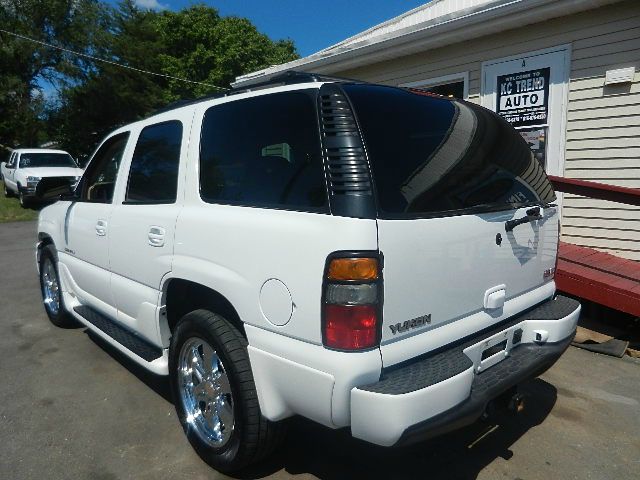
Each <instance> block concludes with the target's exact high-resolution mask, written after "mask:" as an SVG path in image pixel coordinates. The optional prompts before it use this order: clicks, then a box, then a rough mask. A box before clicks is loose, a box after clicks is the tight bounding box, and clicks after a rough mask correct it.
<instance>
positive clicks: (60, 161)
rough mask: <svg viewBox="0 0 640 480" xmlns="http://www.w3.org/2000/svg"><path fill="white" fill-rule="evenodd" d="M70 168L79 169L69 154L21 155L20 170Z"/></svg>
mask: <svg viewBox="0 0 640 480" xmlns="http://www.w3.org/2000/svg"><path fill="white" fill-rule="evenodd" d="M39 167H69V168H77V167H78V166H77V165H76V162H74V161H73V158H71V155H69V154H68V153H23V154H22V155H20V168H39Z"/></svg>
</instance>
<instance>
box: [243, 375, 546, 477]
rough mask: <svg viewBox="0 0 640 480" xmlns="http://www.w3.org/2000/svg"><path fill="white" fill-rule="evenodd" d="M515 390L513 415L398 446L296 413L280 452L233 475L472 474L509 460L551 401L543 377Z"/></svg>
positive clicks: (433, 475) (400, 475)
mask: <svg viewBox="0 0 640 480" xmlns="http://www.w3.org/2000/svg"><path fill="white" fill-rule="evenodd" d="M520 391H521V392H522V393H524V394H525V396H526V399H527V408H526V409H525V411H524V412H523V413H521V414H519V415H517V416H516V415H506V416H504V417H502V418H499V419H498V422H499V423H485V422H477V423H476V424H474V425H471V426H469V427H467V428H464V429H462V430H459V431H458V432H454V433H452V434H449V435H446V436H442V437H439V438H435V439H432V440H429V441H426V442H423V443H419V444H417V445H412V446H410V447H405V448H398V449H392V448H381V447H377V446H375V445H371V444H368V443H365V442H362V441H359V440H356V439H354V438H352V437H351V436H350V433H349V431H348V429H342V430H339V431H334V430H330V429H328V428H325V427H322V426H320V425H317V424H315V423H313V422H311V421H308V420H305V419H302V418H295V419H292V421H291V425H290V430H289V434H288V436H287V439H286V440H285V443H284V445H283V446H282V448H281V449H280V451H279V452H278V453H277V454H276V455H274V457H273V458H272V459H271V460H268V461H267V462H266V463H263V464H262V465H260V466H258V467H256V468H254V469H252V470H248V471H245V472H244V473H243V475H240V476H237V478H242V479H257V478H262V477H265V476H267V475H269V474H271V473H274V472H276V471H279V470H282V469H284V470H285V471H286V472H288V473H290V474H292V475H297V474H301V473H310V474H312V475H315V476H316V477H318V478H320V479H322V480H337V479H345V478H350V479H351V478H353V479H356V478H365V479H367V480H371V479H377V478H381V479H383V478H384V479H390V478H393V479H417V478H429V479H430V480H436V479H441V478H442V479H474V478H476V477H477V476H478V473H479V472H480V471H481V470H482V469H483V468H484V467H486V466H487V465H488V464H490V463H491V462H493V461H494V460H495V459H496V458H498V457H502V458H504V459H505V460H509V459H510V458H511V457H512V456H513V452H512V451H511V450H510V447H511V445H513V444H514V443H515V442H516V441H517V440H518V439H519V438H520V437H521V436H523V435H524V434H525V433H526V432H527V431H528V430H529V429H530V428H532V427H535V426H536V425H539V424H540V423H542V422H543V421H544V419H545V418H546V417H547V415H549V412H550V411H551V409H552V408H553V405H554V404H555V403H556V398H557V391H556V389H555V387H554V386H553V385H551V384H549V383H547V382H545V381H544V380H541V379H535V380H531V381H529V382H526V383H524V384H522V386H521V387H520ZM372 421H375V419H372ZM495 427H497V428H495ZM483 435H484V438H482V437H483Z"/></svg>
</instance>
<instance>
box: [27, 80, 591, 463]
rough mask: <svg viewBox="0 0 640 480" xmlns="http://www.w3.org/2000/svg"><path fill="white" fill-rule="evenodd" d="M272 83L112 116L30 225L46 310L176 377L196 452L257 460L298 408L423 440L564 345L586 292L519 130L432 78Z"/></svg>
mask: <svg viewBox="0 0 640 480" xmlns="http://www.w3.org/2000/svg"><path fill="white" fill-rule="evenodd" d="M256 87H261V88H260V89H254V90H253V91H234V92H232V93H231V94H227V95H224V96H219V97H217V98H207V99H202V100H198V101H194V102H191V103H188V104H183V105H181V106H178V107H175V108H171V109H168V110H165V111H163V112H161V113H157V114H156V115H154V116H152V117H150V118H148V119H146V120H142V121H139V122H136V123H133V124H130V125H127V126H125V127H122V128H119V129H118V130H116V131H115V132H113V133H112V134H111V135H109V136H108V137H107V138H106V139H105V140H104V141H103V142H102V144H101V145H100V147H99V148H98V149H97V151H96V152H95V153H94V155H93V157H92V159H91V161H90V163H89V166H88V167H87V169H86V172H85V175H84V176H83V178H82V180H81V182H80V184H79V186H78V188H77V189H76V190H75V192H73V193H71V194H69V195H67V196H63V197H62V199H61V201H58V202H57V203H55V204H54V205H51V206H49V207H47V208H45V209H44V210H43V211H42V212H41V214H40V220H39V224H38V240H39V241H38V246H37V253H38V255H37V259H38V266H39V271H40V279H41V284H42V293H43V296H44V303H45V307H46V311H47V313H48V315H49V317H50V318H51V320H52V321H53V322H54V323H55V324H56V325H62V324H67V323H69V322H71V321H72V320H77V321H79V322H81V323H82V324H84V325H85V326H86V327H87V328H88V329H90V330H91V331H93V332H95V334H97V335H98V336H100V337H102V338H103V339H104V340H105V341H106V342H108V343H110V344H111V345H113V346H114V347H115V348H116V349H118V350H120V351H121V352H123V353H124V354H125V355H127V356H128V357H130V358H131V359H133V360H134V361H135V362H137V363H139V364H140V365H142V366H144V367H146V368H147V369H149V370H150V371H152V372H155V373H157V374H161V375H169V377H170V383H171V387H172V391H173V394H174V399H175V406H176V410H177V412H178V417H179V419H180V421H181V422H182V426H183V427H184V430H185V432H186V435H187V437H188V438H189V441H190V442H191V444H192V445H193V447H194V448H195V449H196V450H197V452H198V453H199V454H200V455H201V456H202V458H204V459H205V460H206V461H207V462H209V463H210V464H211V465H213V466H214V467H216V468H218V469H219V470H223V471H231V470H235V469H238V468H242V467H243V466H245V465H247V464H249V463H251V462H253V461H256V460H257V459H260V458H262V457H264V456H265V455H266V454H267V453H269V452H270V451H271V450H272V449H273V448H274V447H275V446H276V445H277V441H278V438H280V436H281V435H280V432H281V431H282V425H283V422H282V420H284V419H286V418H288V417H291V416H293V415H302V416H304V417H307V418H309V419H312V420H314V421H316V422H318V423H321V424H323V425H326V426H328V427H330V428H340V427H350V429H351V433H352V434H353V436H354V437H357V438H361V439H364V440H366V441H369V442H372V443H375V444H378V445H384V446H391V445H401V444H408V443H412V442H416V441H420V440H422V439H425V438H428V437H430V436H433V435H437V434H441V433H443V432H446V431H449V430H453V429H455V428H459V427H461V426H463V425H467V424H470V423H472V422H474V421H475V420H476V419H478V418H479V417H480V416H481V415H482V414H483V412H484V411H485V409H486V407H487V405H488V404H489V402H491V401H492V400H493V399H495V398H497V397H501V398H502V397H503V396H504V395H505V392H506V394H508V395H512V392H513V388H514V386H516V385H517V384H518V383H520V382H522V381H523V380H526V379H529V378H532V377H534V376H536V375H538V374H540V373H542V372H543V371H544V370H545V369H547V368H548V367H549V366H551V365H552V364H553V363H554V362H555V361H556V360H557V359H558V357H559V356H560V355H561V354H562V352H563V351H564V350H565V349H566V348H567V346H568V345H569V343H570V342H571V340H572V338H573V335H574V332H575V328H576V322H577V319H578V315H579V311H580V306H579V304H578V302H576V301H574V300H572V299H569V298H566V297H562V296H559V295H556V288H555V283H554V280H553V276H554V270H555V264H556V251H557V246H558V207H556V206H555V205H553V204H552V203H551V202H552V201H554V199H555V195H554V192H553V190H552V188H551V185H550V183H549V181H548V180H547V177H546V175H545V173H544V171H543V169H542V167H541V166H540V164H539V163H538V162H537V161H536V160H535V159H534V158H533V157H532V155H531V152H530V150H529V149H528V147H527V144H526V143H525V142H524V140H523V139H522V138H521V137H520V136H519V135H518V133H517V132H516V131H514V130H513V129H512V128H511V127H510V126H509V125H508V124H507V123H506V122H504V121H503V120H502V119H501V118H500V117H498V116H496V115H495V114H494V113H492V112H490V111H489V110H486V109H484V108H482V107H479V106H477V105H474V104H472V103H467V102H464V101H460V100H456V99H452V98H444V97H439V96H434V95H431V94H429V93H426V92H422V91H418V90H407V89H400V88H394V87H388V86H381V85H372V84H367V83H358V82H354V81H340V80H336V79H328V78H324V77H321V76H317V75H312V74H301V73H293V72H290V73H287V74H286V75H284V76H283V77H281V78H277V79H273V80H272V81H271V84H269V85H258V86H256ZM46 194H47V192H46V191H43V192H42V195H43V196H46Z"/></svg>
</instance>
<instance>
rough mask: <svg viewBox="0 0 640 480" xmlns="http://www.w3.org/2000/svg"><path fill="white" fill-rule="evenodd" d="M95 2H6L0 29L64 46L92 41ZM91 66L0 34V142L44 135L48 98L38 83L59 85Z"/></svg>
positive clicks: (0, 7)
mask: <svg viewBox="0 0 640 480" xmlns="http://www.w3.org/2000/svg"><path fill="white" fill-rule="evenodd" d="M98 11H99V3H98V2H97V1H96V0H44V1H43V0H2V1H1V2H0V26H1V28H3V29H5V30H9V31H11V32H15V33H17V34H21V35H25V36H29V37H31V38H35V39H37V40H39V41H42V42H46V43H55V44H57V45H60V46H62V47H64V48H68V49H73V50H78V51H86V50H87V49H88V48H89V47H90V45H91V44H92V43H93V40H94V39H93V36H94V35H93V32H92V29H91V25H92V23H93V21H94V19H95V18H96V16H97V15H98ZM86 67H87V65H86V62H84V61H83V60H82V58H80V57H78V56H75V55H69V54H68V53H65V52H64V51H61V50H55V49H51V48H47V47H45V46H43V45H38V44H36V43H32V42H27V41H24V40H21V39H18V38H15V37H13V36H10V35H7V34H5V33H2V32H0V111H2V115H1V116H0V144H3V145H11V146H18V145H29V146H31V145H34V144H37V143H38V142H39V141H41V140H43V139H44V137H45V136H46V132H45V129H44V116H45V112H46V110H47V109H48V105H46V100H45V99H44V98H43V97H42V94H41V92H39V90H38V88H37V87H38V80H39V79H45V80H48V81H56V82H58V83H61V82H63V81H65V79H66V78H67V77H68V76H69V75H78V74H79V73H80V72H81V71H82V70H83V69H85V68H86Z"/></svg>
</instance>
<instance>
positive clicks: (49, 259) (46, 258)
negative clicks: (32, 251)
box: [40, 245, 77, 328]
mask: <svg viewBox="0 0 640 480" xmlns="http://www.w3.org/2000/svg"><path fill="white" fill-rule="evenodd" d="M57 258H58V256H57V254H56V250H55V248H54V247H53V246H52V245H47V246H45V247H43V248H42V252H41V253H40V291H41V292H42V302H43V304H44V310H45V312H47V316H48V317H49V320H51V323H53V324H54V325H55V326H56V327H60V328H72V327H75V326H77V323H76V321H75V319H74V318H73V317H72V316H71V315H70V314H69V313H68V312H67V310H66V308H65V306H64V300H63V298H62V288H61V286H60V275H59V274H58V261H57Z"/></svg>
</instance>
